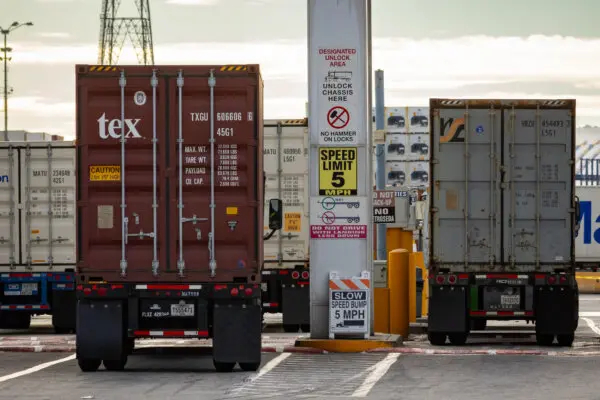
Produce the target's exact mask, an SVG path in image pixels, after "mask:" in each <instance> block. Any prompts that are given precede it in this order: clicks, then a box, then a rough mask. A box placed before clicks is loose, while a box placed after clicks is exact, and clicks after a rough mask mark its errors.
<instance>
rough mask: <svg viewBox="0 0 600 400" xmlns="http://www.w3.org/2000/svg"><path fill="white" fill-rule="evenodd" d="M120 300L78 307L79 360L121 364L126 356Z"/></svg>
mask: <svg viewBox="0 0 600 400" xmlns="http://www.w3.org/2000/svg"><path fill="white" fill-rule="evenodd" d="M123 311H124V310H123V302H122V301H121V300H104V301H89V300H80V301H79V302H78V304H77V328H76V329H77V333H76V340H77V341H76V348H77V358H82V359H96V360H118V359H120V358H121V357H122V355H123V354H126V353H125V352H126V348H125V347H126V345H125V342H124V336H125V335H124V332H125V328H124V326H123Z"/></svg>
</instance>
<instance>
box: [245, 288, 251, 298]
mask: <svg viewBox="0 0 600 400" xmlns="http://www.w3.org/2000/svg"><path fill="white" fill-rule="evenodd" d="M244 292H245V293H246V296H252V288H246V290H245V291H244Z"/></svg>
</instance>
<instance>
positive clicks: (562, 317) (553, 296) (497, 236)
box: [429, 99, 579, 346]
mask: <svg viewBox="0 0 600 400" xmlns="http://www.w3.org/2000/svg"><path fill="white" fill-rule="evenodd" d="M431 120H432V121H433V130H432V139H431V142H432V143H431V146H430V148H431V149H432V155H431V164H430V169H431V184H430V191H429V193H430V205H431V206H430V219H429V223H430V229H429V233H430V254H429V257H430V262H429V268H430V271H432V273H433V274H434V279H433V280H432V283H431V290H430V299H429V300H430V306H429V339H430V341H431V342H432V343H433V344H443V343H444V342H445V340H446V336H448V337H449V339H450V342H451V343H454V344H464V343H465V341H466V340H467V337H468V333H469V330H470V328H471V327H473V328H474V329H480V328H482V327H485V321H486V320H488V319H527V320H532V321H535V324H536V337H537V341H538V343H539V344H551V343H552V342H553V340H554V338H555V336H556V337H557V340H558V343H559V344H561V345H567V346H570V345H571V344H572V342H573V339H574V332H575V329H576V326H577V321H578V291H577V284H576V281H575V275H574V267H575V245H574V238H575V234H576V232H577V213H578V210H579V205H578V203H577V201H576V198H575V193H574V190H575V186H574V183H575V181H574V174H575V162H574V161H575V126H574V125H575V124H574V122H575V101H574V100H442V99H432V100H431ZM448 289H450V290H448Z"/></svg>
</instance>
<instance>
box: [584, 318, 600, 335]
mask: <svg viewBox="0 0 600 400" xmlns="http://www.w3.org/2000/svg"><path fill="white" fill-rule="evenodd" d="M582 319H583V320H584V321H585V323H586V324H587V325H588V326H589V327H590V329H591V330H593V331H594V333H595V334H596V335H600V328H598V327H597V326H596V324H595V323H594V321H592V320H591V319H589V318H582Z"/></svg>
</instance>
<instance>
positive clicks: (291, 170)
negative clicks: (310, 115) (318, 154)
mask: <svg viewBox="0 0 600 400" xmlns="http://www.w3.org/2000/svg"><path fill="white" fill-rule="evenodd" d="M264 141H265V144H264V169H265V173H266V177H267V179H266V189H265V202H264V203H265V205H264V233H265V234H268V233H269V232H270V229H269V215H268V211H269V199H282V200H283V210H284V219H283V229H282V230H280V231H278V232H276V233H275V234H274V235H273V237H271V238H270V239H269V240H266V241H265V242H264V258H265V264H266V265H267V266H272V267H274V266H276V265H281V264H278V262H282V263H283V264H285V265H288V266H294V265H302V264H304V261H305V260H306V259H308V254H307V246H308V220H307V218H308V214H307V211H308V210H307V209H306V207H307V204H308V199H307V188H308V185H307V184H308V182H307V177H308V146H307V141H308V128H307V127H306V126H305V125H304V124H302V125H298V126H290V125H278V126H277V125H276V126H269V127H265V139H264ZM273 263H275V264H273Z"/></svg>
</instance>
